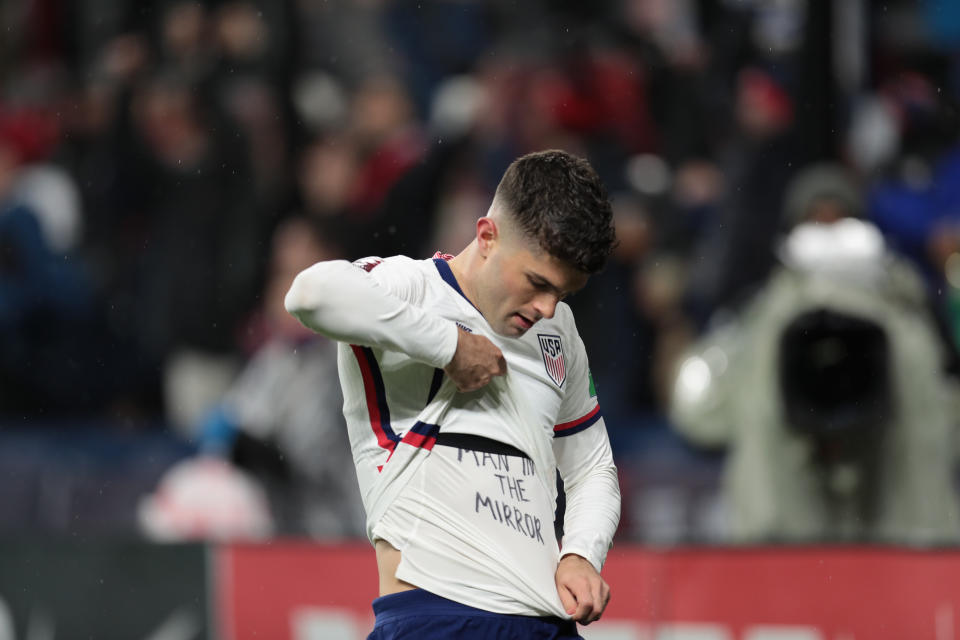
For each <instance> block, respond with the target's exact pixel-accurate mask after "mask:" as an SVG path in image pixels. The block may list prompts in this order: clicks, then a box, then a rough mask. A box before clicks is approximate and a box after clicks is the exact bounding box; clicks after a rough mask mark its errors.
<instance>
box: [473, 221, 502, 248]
mask: <svg viewBox="0 0 960 640" xmlns="http://www.w3.org/2000/svg"><path fill="white" fill-rule="evenodd" d="M499 238H500V229H499V228H498V227H497V223H496V221H494V219H493V218H491V217H489V216H485V217H483V218H480V219H479V220H477V245H478V246H479V248H480V254H481V255H483V256H486V255H487V254H489V253H490V251H491V250H492V249H493V247H494V245H495V244H496V243H497V240H498V239H499Z"/></svg>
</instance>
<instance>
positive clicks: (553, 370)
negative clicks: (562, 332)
mask: <svg viewBox="0 0 960 640" xmlns="http://www.w3.org/2000/svg"><path fill="white" fill-rule="evenodd" d="M537 338H538V339H539V340H540V352H541V353H542V354H543V366H544V367H546V369H547V375H548V376H550V379H551V380H553V381H554V383H555V384H556V385H557V386H558V387H561V386H563V381H564V380H566V379H567V365H566V362H564V360H563V343H562V342H561V341H560V336H554V335H550V334H545V333H538V334H537Z"/></svg>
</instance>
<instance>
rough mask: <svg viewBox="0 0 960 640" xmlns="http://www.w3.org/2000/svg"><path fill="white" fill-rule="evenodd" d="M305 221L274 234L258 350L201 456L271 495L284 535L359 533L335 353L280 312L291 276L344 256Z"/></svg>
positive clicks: (207, 434)
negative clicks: (239, 472)
mask: <svg viewBox="0 0 960 640" xmlns="http://www.w3.org/2000/svg"><path fill="white" fill-rule="evenodd" d="M318 229H319V227H318V225H316V224H315V223H313V222H311V221H309V220H307V219H305V218H301V217H295V218H291V219H288V220H286V221H285V222H283V223H282V224H281V225H280V226H279V227H278V228H277V231H276V233H275V234H274V236H273V242H272V252H271V254H272V257H271V263H270V271H269V275H268V278H267V283H266V288H265V290H264V295H263V303H262V306H261V308H260V310H259V312H258V313H257V315H256V316H255V318H254V320H253V321H252V322H251V323H250V325H249V329H248V331H247V337H248V341H250V342H251V343H253V344H251V348H252V352H251V355H250V357H249V359H248V360H247V362H246V364H245V365H244V367H243V369H242V371H241V373H240V375H239V377H238V378H237V379H236V380H235V381H234V382H233V384H232V385H231V386H230V388H229V390H228V391H227V393H226V394H225V395H224V397H223V400H222V401H221V403H220V404H219V406H218V407H217V408H216V409H215V410H214V411H213V412H211V413H210V414H209V415H208V416H207V418H206V420H205V422H204V424H203V425H202V428H201V450H202V451H203V452H205V453H208V454H218V455H222V456H224V457H225V458H227V459H229V460H231V461H232V462H233V463H235V464H236V465H238V466H239V467H240V468H242V469H244V470H246V471H247V472H249V473H251V474H252V475H253V476H254V478H256V479H257V480H259V481H260V483H261V484H262V485H263V486H264V487H265V489H266V492H267V498H268V501H269V503H270V507H271V511H272V514H273V518H272V519H273V521H274V522H275V523H276V532H277V533H279V534H299V535H310V536H314V537H322V538H338V537H340V538H342V537H356V536H361V535H363V525H364V517H363V513H362V510H361V508H360V507H359V505H360V501H359V494H358V492H357V483H356V476H355V472H354V470H353V463H352V457H351V455H350V448H349V444H348V442H347V427H346V424H345V422H344V419H343V414H342V412H341V406H342V404H343V398H342V396H341V393H340V382H339V378H338V377H337V350H336V345H335V344H334V343H333V342H331V341H329V340H327V339H325V338H323V337H321V336H318V335H317V334H315V333H313V332H311V331H309V330H306V329H304V328H303V326H302V325H300V324H299V323H298V322H297V321H296V320H295V319H293V318H292V317H291V316H290V315H289V314H286V313H285V312H284V307H283V296H284V294H285V293H286V291H287V289H288V288H289V286H290V283H291V282H292V281H293V278H294V276H295V275H296V274H297V273H299V272H300V271H302V270H303V269H305V268H306V267H308V266H310V265H311V264H314V263H315V262H317V261H320V260H330V259H334V258H337V257H339V256H340V255H341V253H342V250H341V249H340V248H339V247H337V246H336V244H334V243H332V242H331V240H330V238H329V237H327V236H325V235H323V234H322V233H321V232H319V231H318Z"/></svg>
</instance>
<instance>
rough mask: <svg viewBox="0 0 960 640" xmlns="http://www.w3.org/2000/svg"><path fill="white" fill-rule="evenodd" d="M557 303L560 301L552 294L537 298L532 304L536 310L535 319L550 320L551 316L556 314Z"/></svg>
mask: <svg viewBox="0 0 960 640" xmlns="http://www.w3.org/2000/svg"><path fill="white" fill-rule="evenodd" d="M558 302H560V299H559V298H558V297H557V296H555V295H553V294H552V293H545V294H543V295H540V296H537V298H536V299H535V300H534V302H533V308H534V309H535V310H536V312H537V316H538V318H537V319H540V318H547V319H548V320H549V319H550V318H552V317H553V314H555V313H556V312H557V303H558Z"/></svg>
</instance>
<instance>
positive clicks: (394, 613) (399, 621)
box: [367, 589, 583, 640]
mask: <svg viewBox="0 0 960 640" xmlns="http://www.w3.org/2000/svg"><path fill="white" fill-rule="evenodd" d="M373 613H374V614H375V615H376V623H375V624H374V627H373V632H371V633H370V635H369V636H367V640H413V639H415V640H447V639H449V640H583V638H582V637H581V636H580V635H579V634H578V633H577V624H576V623H575V622H574V621H573V620H564V619H562V618H537V617H534V616H514V615H506V614H503V613H492V612H490V611H484V610H483V609H475V608H473V607H468V606H467V605H465V604H460V603H459V602H454V601H453V600H447V599H446V598H441V597H440V596H438V595H434V594H432V593H430V592H429V591H424V590H423V589H414V590H412V591H401V592H400V593H393V594H390V595H388V596H381V597H379V598H377V599H376V600H374V601H373Z"/></svg>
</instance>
